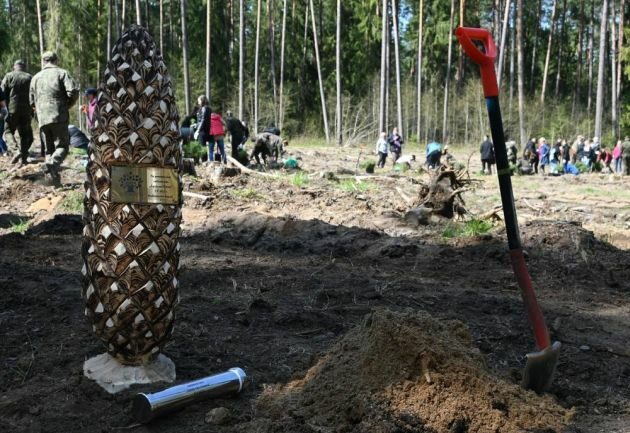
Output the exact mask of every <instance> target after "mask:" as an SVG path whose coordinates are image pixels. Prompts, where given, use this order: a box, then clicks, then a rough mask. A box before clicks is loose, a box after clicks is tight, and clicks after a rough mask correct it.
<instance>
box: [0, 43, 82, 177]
mask: <svg viewBox="0 0 630 433" xmlns="http://www.w3.org/2000/svg"><path fill="white" fill-rule="evenodd" d="M42 63H43V66H42V69H41V71H40V72H38V73H37V74H35V76H31V74H29V73H28V72H27V71H26V65H25V63H24V62H23V61H22V60H16V61H15V63H14V64H13V71H11V72H9V73H7V74H6V75H5V76H4V78H3V79H2V83H1V84H0V89H1V90H0V123H1V124H2V125H0V130H4V129H6V134H4V136H5V137H7V139H8V141H9V143H8V144H9V145H10V146H11V149H9V148H7V146H6V144H5V143H4V141H3V142H2V144H5V145H4V146H2V149H1V150H4V152H5V153H7V154H9V153H13V154H14V156H13V159H12V163H14V164H18V163H21V164H28V163H29V162H30V161H29V150H30V147H31V145H32V144H33V130H32V127H31V120H32V118H33V117H35V118H36V119H37V122H38V123H39V131H40V136H41V141H42V154H43V155H45V157H46V160H45V162H44V163H43V164H42V165H41V168H42V171H43V172H44V173H45V174H46V175H47V176H49V177H50V178H51V179H52V181H53V183H54V184H59V183H60V175H59V172H60V169H61V164H62V163H63V161H64V159H65V158H66V156H67V154H68V151H69V146H70V135H69V132H68V126H69V120H70V114H69V110H70V108H71V107H72V106H73V105H74V104H75V103H76V101H77V99H78V98H79V87H78V85H77V84H76V82H75V81H74V79H73V78H72V77H71V76H70V73H69V72H68V71H66V70H65V69H62V68H61V67H59V58H58V57H57V54H55V53H54V52H52V51H47V52H45V53H44V54H43V55H42ZM5 125H6V128H5ZM0 132H4V131H0ZM16 132H17V133H18V135H19V138H20V141H19V144H18V142H17V139H16V138H15V133H16ZM1 135H2V134H0V136H1Z"/></svg>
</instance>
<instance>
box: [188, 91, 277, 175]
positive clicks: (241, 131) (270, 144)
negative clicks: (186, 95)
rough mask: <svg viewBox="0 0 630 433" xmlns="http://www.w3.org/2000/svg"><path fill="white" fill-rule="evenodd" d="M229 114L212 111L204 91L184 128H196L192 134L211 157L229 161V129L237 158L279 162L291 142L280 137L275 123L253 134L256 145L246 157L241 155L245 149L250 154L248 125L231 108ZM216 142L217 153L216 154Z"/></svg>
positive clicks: (252, 138) (233, 150) (247, 160)
mask: <svg viewBox="0 0 630 433" xmlns="http://www.w3.org/2000/svg"><path fill="white" fill-rule="evenodd" d="M226 115H227V117H226V118H225V119H224V118H223V117H222V115H221V113H218V112H214V111H212V109H211V108H210V105H209V101H208V98H207V97H206V96H205V95H201V96H199V97H198V98H197V106H196V107H195V110H194V111H193V113H192V115H191V116H188V117H187V118H186V119H185V120H184V124H182V129H183V130H186V131H188V130H192V131H194V133H193V135H194V137H195V138H196V140H197V141H198V142H199V144H200V145H201V146H203V147H205V148H207V149H208V161H215V160H217V159H218V160H220V161H221V162H222V163H224V164H225V163H226V162H227V155H226V153H225V136H226V133H229V134H230V136H231V145H232V152H231V156H232V158H234V159H235V160H237V161H239V162H242V163H245V164H248V163H249V162H250V160H252V159H253V160H255V161H256V163H257V164H261V163H264V164H267V158H271V160H272V161H273V162H276V163H277V162H278V158H279V157H281V156H282V154H283V153H284V147H285V146H286V145H287V144H288V141H287V140H282V139H281V138H280V130H279V129H278V128H276V127H275V126H273V125H272V126H270V127H269V128H266V129H265V130H264V131H263V132H261V133H260V134H255V135H254V136H252V137H251V142H252V143H253V149H252V151H251V154H249V155H248V156H247V157H246V158H245V160H243V158H240V155H241V154H242V152H245V154H247V153H246V150H245V144H246V142H247V140H248V138H250V137H249V128H248V127H247V125H246V124H245V122H243V121H241V120H240V119H238V118H236V117H234V116H233V115H232V112H231V111H229V110H228V111H227V112H226ZM193 121H194V123H193ZM183 135H186V134H183ZM215 144H216V148H217V152H218V153H217V154H215Z"/></svg>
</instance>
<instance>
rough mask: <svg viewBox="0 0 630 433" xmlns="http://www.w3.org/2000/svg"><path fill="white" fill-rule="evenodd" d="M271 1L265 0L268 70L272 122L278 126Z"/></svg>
mask: <svg viewBox="0 0 630 433" xmlns="http://www.w3.org/2000/svg"><path fill="white" fill-rule="evenodd" d="M272 3H273V0H267V18H268V19H269V53H270V59H269V60H270V62H271V65H270V69H271V87H272V89H273V120H274V124H275V125H277V124H278V114H277V113H278V110H277V107H278V81H277V80H276V48H275V47H276V34H275V33H276V32H275V24H274V21H273V8H272V7H271V6H272Z"/></svg>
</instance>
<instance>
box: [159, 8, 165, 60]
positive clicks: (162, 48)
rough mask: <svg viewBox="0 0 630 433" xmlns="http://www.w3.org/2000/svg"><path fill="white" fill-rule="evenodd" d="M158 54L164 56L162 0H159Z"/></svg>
mask: <svg viewBox="0 0 630 433" xmlns="http://www.w3.org/2000/svg"><path fill="white" fill-rule="evenodd" d="M160 54H161V55H162V56H164V0H160Z"/></svg>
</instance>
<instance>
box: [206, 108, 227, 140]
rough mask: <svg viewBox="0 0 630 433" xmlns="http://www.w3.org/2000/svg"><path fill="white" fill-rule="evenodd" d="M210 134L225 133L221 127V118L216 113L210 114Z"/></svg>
mask: <svg viewBox="0 0 630 433" xmlns="http://www.w3.org/2000/svg"><path fill="white" fill-rule="evenodd" d="M209 133H210V135H225V128H224V127H223V119H221V116H220V115H219V114H217V113H212V114H211V115H210V131H209Z"/></svg>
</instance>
